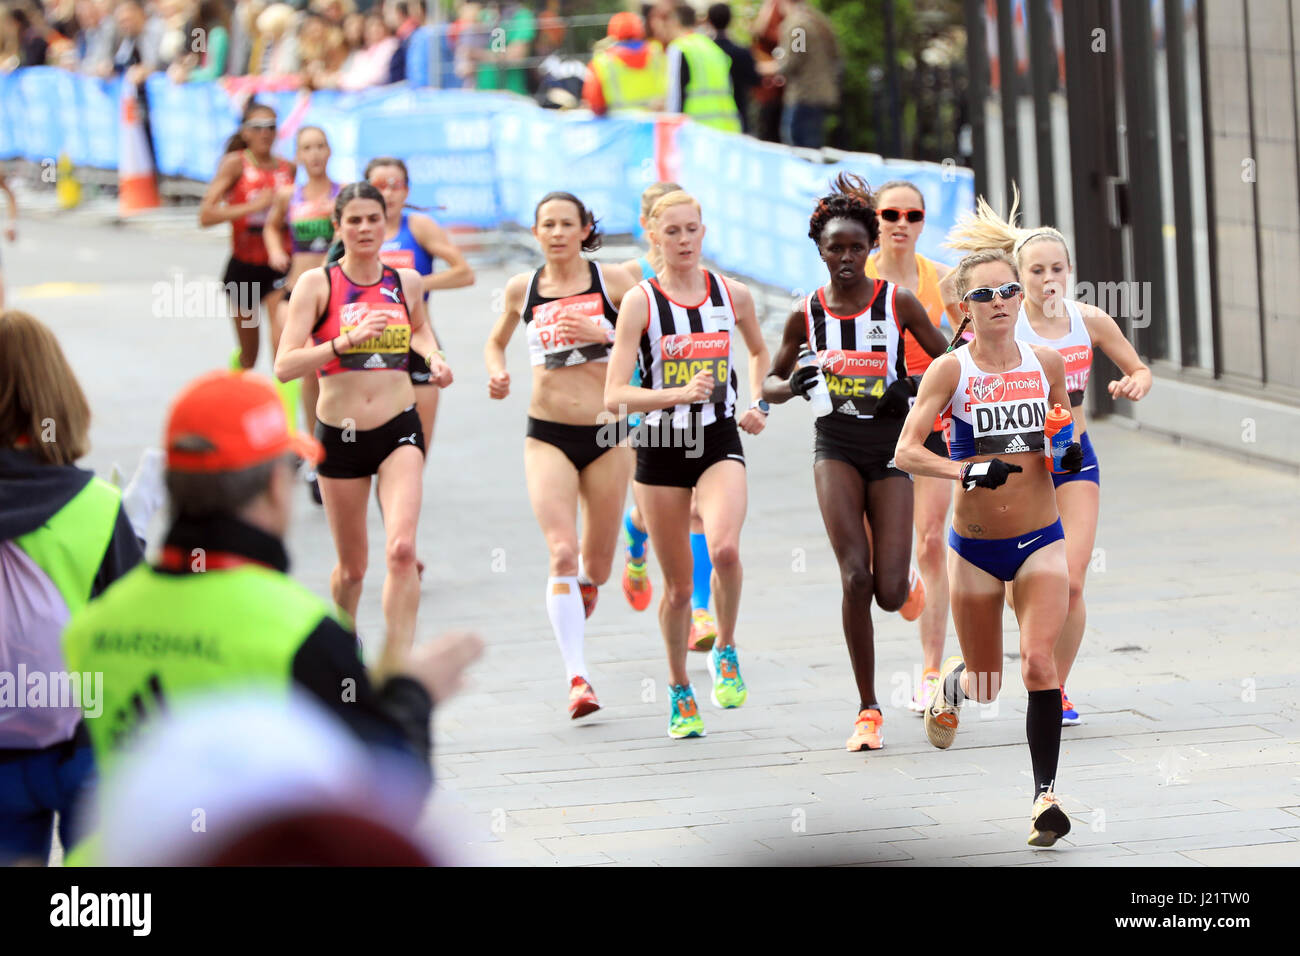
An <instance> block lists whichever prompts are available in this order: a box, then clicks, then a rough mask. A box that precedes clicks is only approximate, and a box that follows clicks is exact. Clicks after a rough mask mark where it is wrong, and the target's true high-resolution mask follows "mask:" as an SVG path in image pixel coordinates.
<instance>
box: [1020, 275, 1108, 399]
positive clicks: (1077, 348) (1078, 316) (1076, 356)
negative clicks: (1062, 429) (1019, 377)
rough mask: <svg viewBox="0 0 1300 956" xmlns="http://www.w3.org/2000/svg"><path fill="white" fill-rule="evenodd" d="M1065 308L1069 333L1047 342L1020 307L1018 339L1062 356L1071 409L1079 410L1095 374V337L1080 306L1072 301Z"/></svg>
mask: <svg viewBox="0 0 1300 956" xmlns="http://www.w3.org/2000/svg"><path fill="white" fill-rule="evenodd" d="M1063 304H1064V305H1065V314H1066V315H1068V316H1069V317H1070V331H1068V332H1066V333H1065V335H1064V336H1062V337H1061V338H1059V339H1045V338H1043V337H1042V336H1041V335H1039V334H1038V333H1037V332H1035V331H1034V327H1033V326H1032V325H1030V324H1029V316H1028V315H1027V314H1026V313H1025V306H1024V304H1023V303H1021V306H1020V315H1019V317H1017V318H1016V338H1018V339H1020V340H1021V341H1022V342H1028V343H1030V344H1031V345H1046V346H1047V347H1048V348H1051V349H1056V351H1058V352H1060V353H1061V358H1063V359H1065V390H1066V391H1067V392H1069V393H1070V407H1071V408H1078V407H1079V406H1080V405H1082V404H1083V392H1084V389H1086V388H1087V387H1088V375H1089V374H1090V373H1091V372H1092V336H1090V335H1089V334H1088V325H1087V323H1086V322H1084V321H1083V313H1082V312H1080V311H1079V304H1078V303H1077V302H1074V301H1072V300H1070V299H1066V300H1065V301H1064V303H1063Z"/></svg>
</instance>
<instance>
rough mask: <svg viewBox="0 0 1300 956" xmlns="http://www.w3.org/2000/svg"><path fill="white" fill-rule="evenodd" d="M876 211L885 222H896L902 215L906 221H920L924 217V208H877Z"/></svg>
mask: <svg viewBox="0 0 1300 956" xmlns="http://www.w3.org/2000/svg"><path fill="white" fill-rule="evenodd" d="M876 213H877V214H878V215H879V216H880V218H881V219H883V220H885V222H898V220H899V219H901V218H902V217H903V216H906V217H907V221H908V222H920V221H921V220H923V219H924V218H925V210H924V209H877V210H876Z"/></svg>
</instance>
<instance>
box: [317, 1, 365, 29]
mask: <svg viewBox="0 0 1300 956" xmlns="http://www.w3.org/2000/svg"><path fill="white" fill-rule="evenodd" d="M311 9H312V11H313V12H315V13H319V14H320V15H321V16H323V17H324V18H325V22H326V23H328V24H329V25H330V26H335V27H339V28H342V26H343V21H344V20H345V19H347V18H348V17H349V16H351V15H352V14H354V13H356V12H357V5H356V4H355V3H353V2H352V0H312V5H311Z"/></svg>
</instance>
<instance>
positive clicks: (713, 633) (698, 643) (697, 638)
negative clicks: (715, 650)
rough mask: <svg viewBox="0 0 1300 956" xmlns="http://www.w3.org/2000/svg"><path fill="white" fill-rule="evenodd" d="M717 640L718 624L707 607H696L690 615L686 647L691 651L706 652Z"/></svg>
mask: <svg viewBox="0 0 1300 956" xmlns="http://www.w3.org/2000/svg"><path fill="white" fill-rule="evenodd" d="M717 639H718V622H717V621H715V620H714V619H713V615H712V614H710V613H709V609H708V608H707V607H698V608H696V609H695V610H694V611H693V612H692V613H691V637H690V640H688V641H687V642H686V646H687V647H688V648H689V649H690V650H692V651H707V650H708V649H709V648H711V647H712V646H713V642H714V641H716V640H717Z"/></svg>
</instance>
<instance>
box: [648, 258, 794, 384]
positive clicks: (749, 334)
mask: <svg viewBox="0 0 1300 956" xmlns="http://www.w3.org/2000/svg"><path fill="white" fill-rule="evenodd" d="M722 281H723V282H724V283H726V286H727V291H729V292H730V293H731V304H732V306H733V307H734V308H735V310H736V328H737V329H739V330H740V334H741V336H742V337H743V338H744V339H745V347H746V348H748V349H749V400H750V401H751V402H756V401H758V400H759V399H760V398H762V397H763V378H764V376H765V374H766V369H767V368H768V366H769V365H771V359H772V357H771V354H770V353H769V352H768V349H767V341H766V340H765V339H764V338H763V330H762V329H760V328H759V326H758V313H757V312H755V310H754V296H753V295H752V294H751V293H750V291H749V287H748V286H747V285H745V283H743V282H735V281H731V280H727V279H723V280H722ZM629 374H630V373H629Z"/></svg>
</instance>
